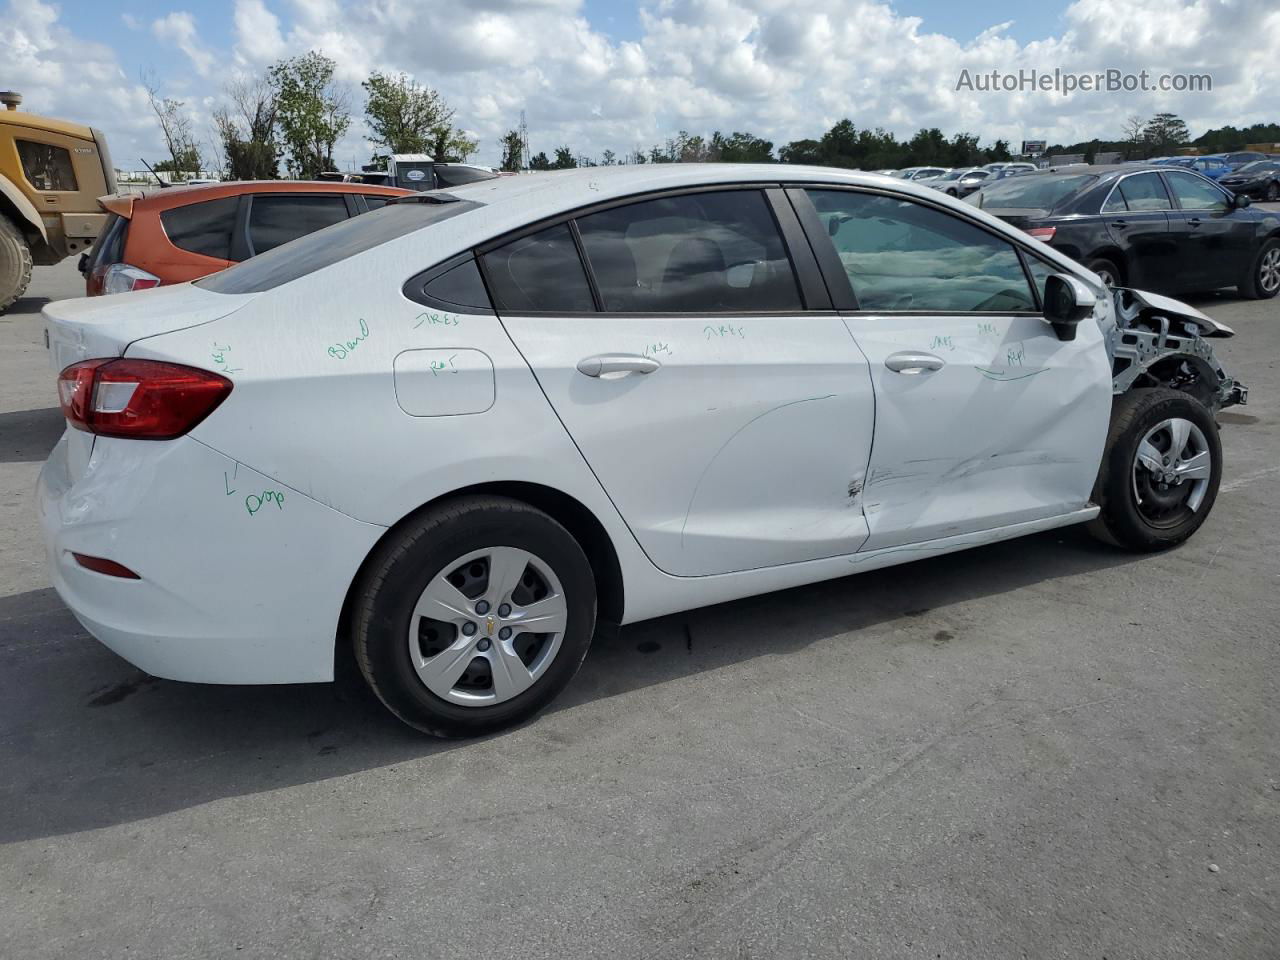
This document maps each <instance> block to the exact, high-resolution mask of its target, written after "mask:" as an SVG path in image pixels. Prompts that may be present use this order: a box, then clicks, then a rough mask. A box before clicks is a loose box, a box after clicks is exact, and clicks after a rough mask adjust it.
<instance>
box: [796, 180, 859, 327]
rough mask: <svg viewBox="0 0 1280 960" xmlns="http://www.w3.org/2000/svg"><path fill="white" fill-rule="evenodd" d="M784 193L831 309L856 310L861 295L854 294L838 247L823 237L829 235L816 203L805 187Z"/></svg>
mask: <svg viewBox="0 0 1280 960" xmlns="http://www.w3.org/2000/svg"><path fill="white" fill-rule="evenodd" d="M785 189H786V194H787V199H788V200H789V201H790V202H791V206H792V209H793V210H794V212H795V215H796V221H797V223H798V224H799V225H800V229H801V230H802V231H803V233H804V236H805V244H806V246H808V247H809V251H810V252H811V253H812V254H813V258H814V260H813V262H814V267H815V268H816V269H817V271H818V275H819V276H820V277H821V278H822V282H823V285H824V286H825V287H826V290H827V296H828V297H829V299H830V302H831V305H832V307H833V308H834V309H835V310H838V311H846V310H850V311H852V310H857V309H858V295H857V294H856V293H854V292H853V284H852V283H850V282H849V274H848V273H846V272H845V269H844V265H843V264H842V263H841V262H840V255H839V254H838V253H836V248H835V245H834V244H832V243H831V242H830V238H827V237H824V234H825V233H826V231H825V230H824V229H823V228H822V221H821V220H819V219H818V211H817V209H816V208H815V207H814V205H813V201H812V200H810V199H809V195H808V194H807V193H805V191H804V188H803V187H794V186H788V187H786V188H785Z"/></svg>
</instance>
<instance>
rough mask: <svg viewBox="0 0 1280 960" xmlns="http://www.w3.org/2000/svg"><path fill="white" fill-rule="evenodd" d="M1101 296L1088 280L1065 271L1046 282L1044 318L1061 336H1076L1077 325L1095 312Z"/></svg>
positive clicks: (1066, 337) (1061, 337)
mask: <svg viewBox="0 0 1280 960" xmlns="http://www.w3.org/2000/svg"><path fill="white" fill-rule="evenodd" d="M1097 303H1098V298H1097V296H1096V295H1095V294H1094V292H1093V291H1092V290H1091V289H1089V286H1088V284H1086V283H1084V281H1082V280H1079V279H1077V278H1075V277H1072V276H1069V275H1068V274H1065V273H1055V274H1053V275H1052V276H1051V277H1049V279H1048V280H1046V281H1045V282H1044V318H1045V319H1046V320H1048V321H1049V324H1050V325H1051V326H1052V327H1053V332H1054V333H1056V334H1057V335H1058V339H1059V340H1074V339H1075V338H1076V325H1077V324H1079V323H1080V321H1081V320H1083V319H1084V318H1085V317H1087V316H1089V315H1090V314H1091V313H1093V308H1094V307H1095V306H1096V305H1097Z"/></svg>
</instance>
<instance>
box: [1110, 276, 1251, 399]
mask: <svg viewBox="0 0 1280 960" xmlns="http://www.w3.org/2000/svg"><path fill="white" fill-rule="evenodd" d="M1112 296H1113V299H1114V302H1115V316H1116V326H1115V327H1114V328H1113V329H1112V330H1111V333H1110V337H1111V342H1110V343H1109V344H1108V350H1109V352H1110V354H1111V361H1112V367H1111V369H1112V391H1113V393H1115V394H1116V395H1117V396H1118V395H1120V394H1122V393H1125V392H1126V391H1128V390H1129V389H1130V388H1132V387H1135V386H1137V387H1169V388H1171V389H1174V390H1181V391H1183V392H1185V393H1189V394H1191V395H1192V396H1194V397H1195V398H1196V399H1198V400H1199V401H1200V402H1201V403H1203V404H1204V405H1205V406H1206V407H1208V408H1209V409H1210V410H1212V411H1217V410H1221V409H1222V408H1224V407H1230V406H1234V405H1235V404H1243V403H1246V402H1248V396H1249V389H1248V388H1247V387H1246V386H1245V385H1244V384H1242V383H1240V382H1238V381H1237V380H1234V379H1233V378H1232V377H1230V376H1228V375H1227V372H1226V371H1225V370H1224V369H1223V368H1222V364H1220V363H1219V362H1218V359H1217V357H1215V356H1214V354H1213V348H1212V347H1211V346H1210V345H1209V342H1208V338H1209V337H1231V336H1234V335H1235V331H1234V330H1232V329H1231V328H1230V327H1228V326H1225V325H1224V324H1221V323H1218V322H1217V321H1216V320H1213V319H1211V318H1210V317H1208V316H1206V315H1205V314H1203V313H1201V312H1200V311H1199V310H1197V309H1195V308H1194V307H1192V306H1189V305H1188V304H1185V303H1182V302H1181V301H1179V300H1174V299H1173V298H1171V297H1163V296H1159V295H1158V294H1154V293H1147V292H1146V291H1143V290H1130V289H1127V288H1124V287H1118V288H1116V289H1115V290H1113V291H1112Z"/></svg>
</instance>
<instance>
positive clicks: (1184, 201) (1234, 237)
mask: <svg viewBox="0 0 1280 960" xmlns="http://www.w3.org/2000/svg"><path fill="white" fill-rule="evenodd" d="M1164 177H1165V179H1166V180H1167V181H1168V183H1169V189H1170V191H1171V192H1172V194H1173V196H1174V198H1175V199H1176V200H1177V203H1178V208H1179V209H1178V210H1177V211H1176V212H1175V213H1174V214H1172V216H1175V217H1178V218H1180V219H1181V220H1182V222H1183V223H1184V224H1185V225H1186V230H1187V241H1186V243H1185V244H1184V245H1183V248H1182V251H1183V254H1182V261H1181V269H1182V273H1183V276H1184V277H1185V278H1186V281H1185V282H1184V283H1182V284H1181V287H1182V289H1184V290H1186V289H1197V288H1198V289H1204V290H1209V289H1213V288H1215V287H1225V286H1230V285H1232V284H1235V283H1237V282H1239V281H1240V278H1241V277H1243V276H1244V275H1245V272H1246V271H1247V270H1248V269H1249V265H1250V262H1251V258H1252V256H1253V246H1254V240H1255V234H1256V224H1255V222H1254V220H1253V217H1252V216H1250V215H1249V214H1247V213H1246V212H1245V211H1241V210H1237V209H1236V207H1235V205H1234V203H1233V202H1232V199H1231V195H1230V194H1229V193H1228V192H1227V191H1226V190H1224V189H1223V188H1222V187H1220V186H1218V185H1217V184H1216V183H1211V182H1209V181H1208V180H1206V179H1205V178H1204V177H1198V176H1196V175H1195V174H1193V173H1185V172H1183V171H1180V170H1170V171H1167V172H1165V173H1164Z"/></svg>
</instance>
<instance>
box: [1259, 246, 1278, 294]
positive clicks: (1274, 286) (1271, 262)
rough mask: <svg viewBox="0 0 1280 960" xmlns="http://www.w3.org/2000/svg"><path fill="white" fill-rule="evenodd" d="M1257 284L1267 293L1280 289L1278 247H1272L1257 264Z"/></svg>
mask: <svg viewBox="0 0 1280 960" xmlns="http://www.w3.org/2000/svg"><path fill="white" fill-rule="evenodd" d="M1258 286H1259V287H1261V288H1262V291H1263V292H1264V293H1267V294H1271V293H1275V292H1276V291H1277V290H1280V247H1272V248H1271V249H1270V250H1268V251H1267V252H1266V253H1264V254H1263V255H1262V261H1261V262H1260V263H1259V264H1258Z"/></svg>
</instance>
